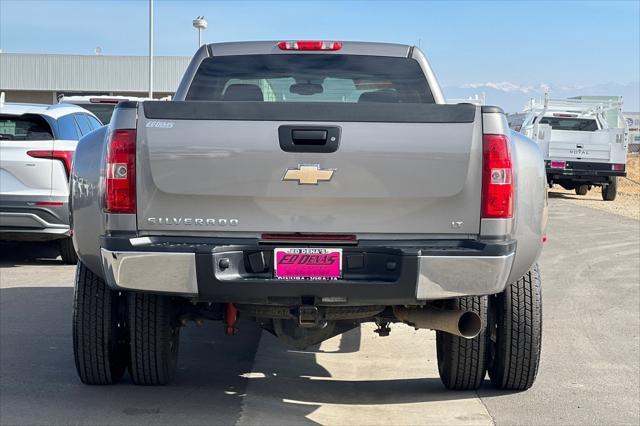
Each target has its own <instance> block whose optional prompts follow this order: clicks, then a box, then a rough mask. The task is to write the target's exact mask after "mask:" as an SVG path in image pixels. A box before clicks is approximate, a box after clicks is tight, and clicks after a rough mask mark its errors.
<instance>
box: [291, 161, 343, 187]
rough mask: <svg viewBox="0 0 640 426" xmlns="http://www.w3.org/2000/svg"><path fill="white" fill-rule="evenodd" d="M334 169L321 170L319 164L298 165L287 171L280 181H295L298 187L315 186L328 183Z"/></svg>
mask: <svg viewBox="0 0 640 426" xmlns="http://www.w3.org/2000/svg"><path fill="white" fill-rule="evenodd" d="M334 171H335V170H334V169H324V170H323V169H321V168H320V165H319V164H300V165H299V166H298V167H297V168H295V169H287V172H286V173H285V174H284V177H283V178H282V180H297V181H298V185H317V184H318V182H320V181H330V180H331V178H332V177H333V172H334Z"/></svg>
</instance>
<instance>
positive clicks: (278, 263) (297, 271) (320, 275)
mask: <svg viewBox="0 0 640 426" xmlns="http://www.w3.org/2000/svg"><path fill="white" fill-rule="evenodd" d="M274 259H275V277H276V278H277V279H281V280H337V279H339V278H341V277H342V249H339V248H290V247H288V248H277V249H275V256H274Z"/></svg>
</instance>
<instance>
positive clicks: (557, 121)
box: [540, 117, 598, 132]
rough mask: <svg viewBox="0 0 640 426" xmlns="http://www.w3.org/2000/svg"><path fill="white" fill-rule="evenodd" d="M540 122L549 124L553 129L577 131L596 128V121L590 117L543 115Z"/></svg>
mask: <svg viewBox="0 0 640 426" xmlns="http://www.w3.org/2000/svg"><path fill="white" fill-rule="evenodd" d="M540 124H549V125H550V126H551V128H552V129H553V130H572V131H578V132H595V131H596V130H598V123H596V120H594V119H590V118H564V117H543V118H542V119H541V120H540Z"/></svg>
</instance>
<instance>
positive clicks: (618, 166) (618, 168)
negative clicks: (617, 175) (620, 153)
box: [611, 164, 624, 172]
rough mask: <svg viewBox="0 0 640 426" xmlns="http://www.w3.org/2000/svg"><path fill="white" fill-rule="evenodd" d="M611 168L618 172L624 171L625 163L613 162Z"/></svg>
mask: <svg viewBox="0 0 640 426" xmlns="http://www.w3.org/2000/svg"><path fill="white" fill-rule="evenodd" d="M611 170H614V171H616V172H623V171H624V164H612V165H611Z"/></svg>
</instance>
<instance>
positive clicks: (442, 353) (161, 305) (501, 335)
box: [73, 262, 542, 390]
mask: <svg viewBox="0 0 640 426" xmlns="http://www.w3.org/2000/svg"><path fill="white" fill-rule="evenodd" d="M541 297H542V296H541V281H540V273H539V271H538V267H537V265H536V266H534V267H533V268H532V269H531V270H529V271H528V272H527V273H526V274H525V275H524V276H523V277H522V278H520V279H519V280H517V281H516V282H514V283H511V284H509V285H508V286H507V288H506V289H505V291H504V292H502V293H500V294H497V295H494V296H489V297H487V296H483V297H461V298H457V299H450V300H447V301H446V305H447V306H446V308H448V309H460V310H470V311H474V312H476V313H477V314H478V315H479V316H480V318H481V319H482V321H483V323H484V324H487V327H485V328H484V330H483V331H482V332H481V333H480V334H479V335H478V336H476V337H475V338H473V339H465V338H463V337H458V336H454V335H451V334H448V333H444V332H439V331H438V332H436V346H437V355H438V370H439V372H440V377H441V379H442V382H443V383H444V385H445V387H447V388H448V389H456V390H473V389H478V388H479V387H480V386H481V385H482V382H483V381H484V377H485V375H486V373H487V372H488V373H489V378H490V379H491V382H492V383H493V384H494V385H495V386H497V387H498V388H500V389H510V390H525V389H528V388H530V387H531V385H532V384H533V382H534V380H535V377H536V374H537V371H538V364H539V362H540V348H541V343H542V298H541ZM172 306H173V304H172V299H171V298H170V297H167V296H159V295H154V294H143V293H128V294H125V293H123V292H119V291H114V290H112V289H110V288H109V287H108V286H107V285H106V283H105V282H104V281H103V280H102V279H101V278H100V277H98V276H97V275H95V274H94V273H93V272H91V270H89V269H88V268H87V267H86V266H85V265H84V264H83V263H82V262H79V263H78V267H77V270H76V282H75V292H74V309H73V349H74V356H75V364H76V369H77V371H78V375H79V376H80V380H81V381H82V382H83V383H86V384H90V385H108V384H112V383H115V382H117V381H118V380H120V379H121V378H122V376H123V375H124V373H125V371H126V370H127V369H128V370H129V375H130V376H131V379H132V381H133V382H134V383H135V384H138V385H163V384H167V383H169V382H170V381H171V380H172V379H173V378H174V376H175V371H176V367H177V358H178V347H179V337H180V328H179V325H178V324H176V323H174V322H173V320H172V318H174V315H172V312H171V309H172Z"/></svg>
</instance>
